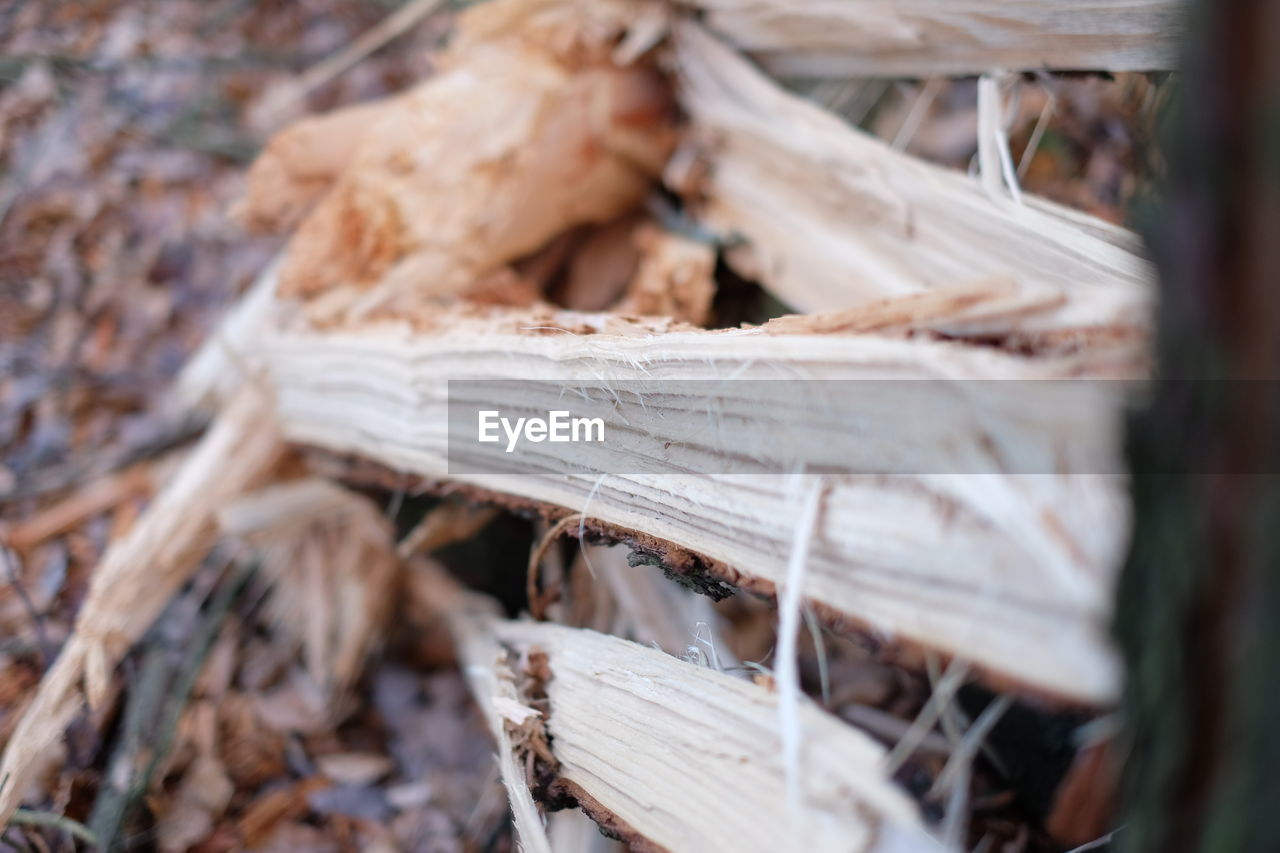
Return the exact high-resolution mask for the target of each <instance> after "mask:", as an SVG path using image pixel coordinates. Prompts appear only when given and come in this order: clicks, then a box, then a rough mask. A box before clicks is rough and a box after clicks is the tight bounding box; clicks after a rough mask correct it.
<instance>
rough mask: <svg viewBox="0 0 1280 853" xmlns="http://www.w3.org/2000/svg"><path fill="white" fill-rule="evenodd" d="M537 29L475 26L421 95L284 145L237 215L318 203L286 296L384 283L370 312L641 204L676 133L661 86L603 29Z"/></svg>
mask: <svg viewBox="0 0 1280 853" xmlns="http://www.w3.org/2000/svg"><path fill="white" fill-rule="evenodd" d="M539 35H540V33H539V32H537V31H535V32H533V33H527V32H516V33H512V34H510V35H507V34H503V35H502V36H500V37H497V38H494V39H491V40H479V41H478V40H474V39H471V38H469V37H468V36H467V34H466V33H465V32H464V33H463V34H462V36H461V37H460V41H461V46H460V47H459V48H458V49H456V50H454V51H451V52H450V53H448V54H446V56H444V57H443V58H442V59H441V65H442V68H443V70H442V72H441V73H440V74H438V75H437V76H435V77H432V78H431V79H430V80H428V81H426V82H425V83H422V84H421V85H419V86H418V87H416V88H415V89H412V90H410V91H409V92H407V93H405V94H404V95H401V96H399V97H397V98H393V99H390V100H388V101H385V102H382V103H377V104H371V105H361V106H357V107H352V108H349V109H348V110H344V111H339V112H338V113H335V114H332V115H329V116H324V117H321V118H317V119H308V120H306V121H304V122H303V123H302V124H300V125H299V126H297V127H296V128H292V129H290V130H286V131H285V132H284V133H282V134H281V135H280V136H279V137H277V138H276V139H275V140H273V141H272V143H271V145H270V146H268V148H267V151H266V152H265V153H264V155H263V156H262V157H261V158H260V159H259V161H258V162H257V164H255V166H254V168H253V170H252V172H251V173H250V192H249V196H248V198H247V199H246V202H245V204H244V205H243V207H242V210H241V215H242V217H243V218H244V219H245V221H247V222H249V223H252V224H255V225H260V226H265V227H280V226H287V225H289V224H290V223H291V222H292V221H293V220H295V219H297V218H298V217H299V216H300V215H301V213H302V212H303V211H307V210H308V209H309V212H307V213H306V215H305V218H303V219H302V221H301V224H300V225H299V227H298V230H297V233H296V234H295V235H294V237H293V240H292V241H291V243H290V246H289V253H288V256H287V257H286V259H285V261H284V264H283V266H282V268H281V270H280V292H281V294H282V295H284V296H315V295H317V294H321V293H325V292H326V291H331V290H333V289H334V288H345V287H355V288H358V289H360V290H376V293H375V294H374V295H371V296H367V297H366V298H365V299H364V300H362V301H361V303H360V306H361V307H360V310H363V311H367V310H370V309H371V308H374V307H395V305H396V304H397V300H399V303H398V304H399V305H401V306H403V305H404V304H406V303H410V302H411V303H413V304H418V305H421V304H423V302H424V301H425V300H429V299H430V298H432V297H435V298H441V299H447V298H449V297H452V296H455V295H457V294H458V293H459V292H461V291H464V290H465V289H466V288H468V287H471V286H475V285H477V283H478V282H480V281H481V280H482V279H483V278H484V276H486V275H488V274H490V273H494V272H496V271H497V270H498V268H499V267H500V266H501V265H502V264H505V263H507V262H509V261H512V260H515V259H516V258H517V257H519V256H521V255H524V254H527V253H529V252H531V251H533V250H534V249H537V248H538V247H539V246H541V245H543V244H544V243H546V242H547V240H549V239H550V238H552V237H554V236H555V235H557V234H559V233H560V232H562V231H564V230H566V229H568V228H570V227H572V226H574V225H580V224H584V223H600V222H605V221H607V220H609V219H612V218H614V217H616V216H618V215H619V214H622V213H624V212H626V211H627V210H629V209H631V208H633V207H635V206H636V204H637V203H639V201H640V200H641V199H642V197H643V195H644V193H645V192H646V191H647V189H648V187H649V186H650V184H651V183H652V181H653V178H654V177H655V176H656V174H657V173H658V172H659V170H660V169H661V167H662V164H663V162H664V161H665V160H666V156H667V154H668V153H669V151H670V148H671V146H672V144H673V143H674V141H675V136H674V126H673V114H672V109H671V102H670V96H669V94H668V92H667V88H666V86H665V84H664V82H663V81H662V79H661V78H660V77H659V75H658V73H657V72H656V70H654V69H653V68H652V67H650V66H648V65H643V64H636V65H630V66H618V65H615V64H614V63H613V62H612V61H610V58H609V57H610V54H609V51H608V50H607V49H606V47H605V46H604V45H603V44H602V43H601V40H600V39H595V40H592V41H588V40H587V39H586V38H585V37H582V38H571V39H570V40H569V41H568V42H567V43H561V42H549V41H547V40H544V39H540V38H538V36H539ZM542 35H545V33H542Z"/></svg>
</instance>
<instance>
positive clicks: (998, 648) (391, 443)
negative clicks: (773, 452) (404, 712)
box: [246, 313, 1126, 702]
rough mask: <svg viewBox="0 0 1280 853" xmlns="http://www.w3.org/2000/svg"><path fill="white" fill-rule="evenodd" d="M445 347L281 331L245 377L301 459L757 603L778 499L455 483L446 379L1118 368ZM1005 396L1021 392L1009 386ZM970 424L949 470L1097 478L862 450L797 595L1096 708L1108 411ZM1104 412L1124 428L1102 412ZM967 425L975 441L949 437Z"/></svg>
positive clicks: (592, 330) (741, 408)
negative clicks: (531, 515) (446, 493)
mask: <svg viewBox="0 0 1280 853" xmlns="http://www.w3.org/2000/svg"><path fill="white" fill-rule="evenodd" d="M442 326H443V328H441V329H439V330H436V331H435V332H434V333H433V334H425V333H417V332H414V331H412V330H411V329H406V328H400V329H396V328H394V327H386V326H382V327H373V328H369V329H366V330H356V329H351V330H348V331H344V332H341V333H339V332H306V331H296V332H290V331H286V330H279V331H277V332H276V333H274V334H273V335H271V336H268V337H267V338H265V339H264V340H262V341H261V342H260V343H259V345H258V346H257V347H255V348H253V349H252V350H251V351H250V352H249V353H248V354H247V355H246V358H247V359H248V360H249V361H250V362H252V363H255V364H259V365H262V367H263V368H264V369H265V371H266V373H267V375H268V376H269V378H270V383H271V385H272V386H273V387H274V388H276V389H277V391H278V394H279V404H278V408H277V413H278V416H279V418H280V422H281V425H282V428H283V429H284V430H285V433H286V434H287V435H288V437H289V438H290V439H291V440H293V441H295V442H299V443H302V444H306V445H312V446H318V447H323V448H326V449H329V450H333V451H337V452H340V453H353V454H356V455H359V456H361V457H364V458H367V459H372V460H375V461H378V462H381V463H382V464H384V465H386V466H388V467H389V468H391V469H392V470H395V471H403V472H409V473H413V474H416V475H419V476H420V477H424V478H427V479H444V478H451V479H455V480H461V481H463V482H467V483H471V484H473V485H475V486H478V487H480V488H483V489H486V490H489V491H492V492H497V493H502V494H510V495H517V496H520V497H523V498H527V499H530V500H533V501H538V502H543V503H546V504H550V505H553V506H557V507H563V508H564V509H566V510H571V511H573V512H580V513H583V514H584V515H586V516H588V517H590V518H592V519H598V520H599V521H601V522H603V523H605V524H607V525H612V526H614V527H616V528H619V529H621V530H624V531H633V532H639V533H641V534H643V535H645V536H648V537H653V538H655V539H657V540H660V541H662V542H666V543H670V544H673V545H676V546H679V547H681V548H684V549H687V550H689V551H692V552H695V553H697V554H700V555H703V556H705V557H708V558H710V559H711V560H714V561H718V562H719V563H721V564H723V566H725V567H729V568H730V569H731V570H732V572H730V573H729V577H727V578H726V579H727V580H734V581H736V582H737V583H741V584H742V585H744V586H748V587H754V588H758V589H760V590H761V591H766V592H768V591H772V589H773V588H774V587H775V586H776V584H778V583H779V582H780V580H781V578H782V576H783V573H784V571H785V566H786V559H787V554H788V553H789V549H790V544H791V541H792V538H793V536H794V531H793V528H794V523H795V513H796V509H797V507H796V506H795V502H794V501H793V500H791V499H789V497H788V484H787V482H786V478H784V477H776V476H771V475H757V476H752V475H730V476H716V475H711V474H707V475H669V474H663V475H648V476H646V475H641V474H634V473H632V474H628V473H614V472H617V471H619V470H623V471H625V470H626V468H625V462H623V461H620V460H615V459H610V458H608V457H603V458H600V459H598V460H597V461H596V463H595V464H596V465H597V466H598V467H595V468H591V469H589V470H587V471H586V472H582V471H577V472H574V473H565V472H559V471H557V472H552V473H548V472H540V471H537V470H530V469H527V468H521V467H516V464H515V463H513V467H512V468H511V469H510V470H508V471H506V472H501V473H486V474H461V475H460V474H457V473H454V474H452V475H451V474H450V471H449V457H448V440H447V432H446V428H445V427H446V424H445V421H446V410H447V404H448V397H447V393H448V388H447V382H446V381H445V377H450V378H453V379H461V378H470V379H480V378H487V379H540V380H543V381H559V382H565V383H572V382H575V381H580V382H589V381H593V380H596V379H597V378H598V377H600V376H608V377H610V378H611V379H616V380H625V379H628V378H643V379H647V380H651V381H660V380H663V379H726V378H728V377H733V378H735V379H739V380H749V379H776V378H780V377H785V378H789V379H814V380H818V379H858V378H861V379H877V378H878V379H884V378H896V379H901V380H909V379H928V378H948V379H971V380H973V379H976V380H1013V379H1020V380H1033V379H1043V380H1048V379H1060V378H1063V377H1071V376H1079V375H1096V371H1098V370H1099V369H1100V367H1099V365H1100V364H1101V365H1108V364H1111V362H1110V361H1109V360H1108V359H1107V358H1106V357H1105V354H1104V353H1103V352H1101V351H1096V354H1095V356H1094V357H1093V358H1091V359H1089V360H1087V361H1086V362H1084V363H1082V362H1081V361H1080V360H1079V359H1078V358H1063V359H1044V360H1039V361H1038V360H1028V359H1025V358H1019V357H1014V356H1009V355H1005V354H1002V353H1000V352H998V351H995V350H991V349H989V348H976V347H968V346H964V345H960V344H951V343H940V342H928V341H921V340H909V339H893V338H876V337H871V336H861V335H859V336H839V335H811V334H798V333H796V334H772V333H771V330H770V328H769V326H765V327H764V328H761V329H747V330H735V331H721V332H706V331H701V330H692V329H689V330H683V331H679V330H675V331H667V332H665V333H663V332H662V329H663V325H662V324H661V323H652V322H651V323H644V324H641V323H628V322H624V321H621V320H617V319H613V318H608V317H603V316H600V315H574V314H565V313H562V314H555V315H538V316H528V315H519V314H518V315H516V316H507V317H499V318H497V319H489V318H472V319H468V318H466V317H465V316H455V317H452V318H449V319H448V320H444V321H442ZM557 329H561V330H564V331H563V332H557V331H556V330H557ZM731 384H732V383H730V385H731ZM892 384H893V383H888V384H886V385H885V386H884V387H885V388H886V392H887V389H888V388H889V387H890V386H891V385H892ZM958 385H963V383H958ZM1100 385H1104V386H1105V385H1107V383H1100ZM996 386H999V383H998V382H997V383H995V385H994V386H992V387H993V388H994V387H996ZM1015 386H1017V387H1020V388H1023V389H1024V390H1025V387H1026V386H1025V385H1024V384H1023V383H1014V384H1013V385H1010V386H1008V387H1010V388H1011V389H1012V388H1013V387H1015ZM1053 399H1054V398H1053V397H1050V398H1049V401H1050V402H1052V400H1053ZM1063 402H1065V400H1063ZM493 404H494V405H495V406H501V405H502V401H501V400H497V399H495V400H494V401H493ZM1013 404H1014V405H1019V404H1018V402H1017V401H1013ZM666 405H668V406H670V407H671V411H673V412H674V411H678V410H679V409H680V408H682V407H687V406H689V405H694V406H696V407H698V408H703V407H705V408H706V409H707V411H709V412H711V413H712V414H713V415H714V416H716V417H746V418H752V417H760V416H761V414H762V413H760V412H758V411H757V408H758V406H757V403H756V401H755V400H752V399H745V400H744V399H741V398H738V397H735V396H734V395H732V394H728V393H726V394H724V395H720V396H716V395H712V396H709V397H706V398H699V399H696V400H693V399H690V400H683V399H671V400H668V401H667V402H666ZM865 405H866V406H871V405H872V403H871V401H867V402H866V403H865ZM965 405H972V406H975V407H976V408H975V410H974V412H975V414H977V413H980V412H981V410H983V408H984V407H986V406H990V405H993V401H992V400H991V399H986V400H982V399H974V400H971V401H969V402H968V403H965V401H963V400H960V401H957V408H956V410H955V411H954V413H953V417H954V418H955V430H954V436H953V438H954V442H955V446H956V448H957V452H958V453H963V452H964V450H963V447H964V446H966V445H968V446H972V447H985V446H993V447H997V448H999V447H1001V446H1010V447H1012V446H1016V445H1018V444H1020V443H1022V442H1024V441H1026V440H1029V439H1030V437H1031V436H1032V435H1033V434H1034V433H1037V432H1039V433H1042V435H1041V438H1043V439H1044V440H1046V441H1047V442H1048V444H1050V445H1053V446H1061V447H1066V446H1068V445H1070V446H1072V447H1077V448H1078V447H1083V446H1088V445H1090V444H1091V443H1092V440H1091V439H1090V435H1092V436H1093V439H1096V440H1097V442H1098V444H1097V445H1096V446H1095V447H1096V449H1097V451H1098V454H1099V455H1098V456H1096V457H1093V460H1094V461H1093V462H1092V463H1089V462H1086V461H1084V460H1080V461H1079V462H1078V463H1077V464H1078V465H1079V466H1080V468H1078V469H1076V473H1072V472H1071V471H1070V470H1068V471H1064V472H1063V473H1061V474H1046V475H1043V476H1032V477H1028V476H1013V475H1002V474H998V473H995V472H996V471H998V470H1000V469H999V467H998V465H999V463H998V462H996V461H995V460H993V461H992V467H991V468H990V470H991V472H992V473H990V474H984V475H981V476H965V475H954V474H953V475H923V474H922V475H917V476H908V475H903V476H893V477H883V476H879V475H877V474H875V473H870V472H875V471H878V470H880V469H879V468H878V467H877V466H878V464H879V463H878V460H882V459H883V458H885V457H886V456H888V455H889V454H892V453H894V452H895V449H894V447H893V438H894V437H893V436H892V435H889V436H885V437H884V441H883V443H882V444H880V445H877V444H875V443H874V442H873V441H869V442H868V444H867V445H866V446H865V447H864V448H863V450H864V451H865V453H866V457H865V458H866V466H867V467H866V470H867V471H868V472H869V473H868V474H866V475H863V476H859V475H856V474H850V475H845V476H840V477H834V478H832V479H831V482H830V484H829V490H828V493H827V495H826V497H825V499H824V502H823V507H824V509H823V513H822V517H821V522H820V525H819V528H818V530H817V531H816V532H815V534H814V545H813V551H812V553H811V557H810V562H811V565H810V568H809V572H808V583H807V585H806V588H805V596H806V597H807V598H809V599H811V600H812V601H813V602H815V603H817V604H819V605H821V606H822V607H824V608H826V609H827V610H828V611H829V612H830V613H831V614H832V615H835V616H839V617H844V618H846V619H848V620H851V621H852V622H853V623H855V624H861V625H865V626H869V627H870V628H871V629H873V630H874V631H875V632H876V633H880V634H883V635H884V636H886V637H889V638H896V639H898V640H909V641H911V642H913V643H918V644H923V645H925V646H928V647H930V648H935V649H940V650H943V651H945V652H947V653H948V654H954V655H959V656H962V657H965V658H966V659H970V660H973V661H974V662H975V663H977V664H978V665H979V666H981V667H985V668H987V669H989V670H990V671H991V672H992V673H994V674H996V675H997V676H1000V677H1002V678H1006V679H1013V680H1015V681H1017V682H1020V683H1023V684H1025V685H1028V686H1031V687H1033V688H1036V689H1039V690H1043V691H1045V692H1048V693H1052V694H1056V695H1060V696H1064V697H1070V698H1073V699H1077V700H1084V701H1089V702H1105V701H1108V700H1110V699H1112V698H1114V696H1115V690H1116V687H1117V678H1118V671H1117V669H1116V665H1115V662H1114V659H1113V656H1112V652H1111V651H1110V645H1109V641H1108V639H1107V628H1108V624H1109V618H1110V605H1109V601H1110V585H1111V579H1112V577H1113V572H1114V568H1115V566H1116V564H1117V561H1118V559H1119V556H1120V553H1121V549H1122V547H1123V544H1124V534H1125V529H1126V527H1125V524H1124V501H1123V497H1122V494H1121V493H1120V491H1119V483H1118V482H1117V481H1116V480H1115V478H1113V477H1108V476H1097V475H1094V474H1091V473H1080V470H1081V469H1083V470H1085V471H1086V472H1087V471H1090V470H1092V471H1099V470H1103V468H1104V467H1105V466H1107V465H1108V464H1110V465H1118V459H1117V456H1116V454H1118V448H1116V447H1115V446H1114V444H1113V443H1112V441H1111V440H1110V439H1108V438H1107V436H1111V439H1114V437H1115V436H1116V433H1115V431H1114V426H1115V425H1114V424H1109V423H1108V420H1107V416H1106V415H1105V414H1104V413H1105V411H1106V410H1107V408H1108V407H1107V406H1106V405H1105V404H1103V405H1101V407H1100V408H1099V409H1098V410H1096V411H1090V410H1083V411H1076V410H1068V409H1065V408H1064V409H1062V410H1055V409H1051V408H1047V407H1040V408H1038V407H1036V406H1030V407H1028V408H1029V409H1031V410H1033V411H1036V412H1037V413H1038V415H1040V416H1043V421H1040V422H1038V424H1037V426H1035V427H1033V428H1031V429H1030V430H1029V431H1028V432H1026V433H1022V434H1021V435H1019V434H1018V433H1016V432H1006V433H1003V434H1001V433H999V432H993V431H990V430H989V429H984V428H983V427H982V426H980V424H982V423H983V422H989V421H990V420H991V419H987V418H985V417H979V418H978V419H977V420H974V419H972V418H970V417H968V416H967V415H966V414H965V413H964V406H965ZM1110 411H1111V415H1112V416H1115V415H1118V409H1117V408H1115V406H1114V401H1113V404H1112V406H1111V409H1110ZM814 414H815V416H816V415H817V414H818V413H817V412H816V411H815V413H814ZM850 416H851V417H853V416H855V415H854V413H852V412H851V413H850ZM629 417H632V415H629ZM634 417H635V418H636V419H638V420H639V422H638V423H636V424H635V427H636V428H637V429H639V430H642V431H649V432H650V433H651V434H653V435H655V436H658V437H659V438H660V437H661V436H662V435H663V429H664V421H665V420H666V417H667V413H666V411H664V409H663V406H662V404H656V405H652V406H650V407H649V409H648V411H647V412H645V413H639V414H636V415H634ZM786 422H787V424H788V426H787V428H788V429H798V430H802V429H804V425H805V418H804V417H803V416H800V415H798V414H796V413H790V415H789V417H788V418H787V421H786ZM966 423H968V424H972V429H973V432H970V433H965V432H964V431H963V430H964V429H965V427H964V426H963V425H964V424H966ZM997 424H999V422H998V421H997ZM993 428H995V429H999V428H1006V429H1013V426H1012V425H998V426H996V427H993ZM1058 430H1061V432H1060V433H1057V434H1058V437H1057V438H1054V437H1053V436H1054V434H1055V432H1057V431H1058ZM819 446H821V445H819ZM1107 459H1110V460H1111V462H1110V463H1107V462H1106V460H1107ZM587 464H588V465H590V463H589V462H588V463H587ZM1106 470H1115V469H1114V468H1106ZM1032 567H1034V568H1032ZM738 573H741V577H737V574H738Z"/></svg>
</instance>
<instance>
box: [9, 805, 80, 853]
mask: <svg viewBox="0 0 1280 853" xmlns="http://www.w3.org/2000/svg"><path fill="white" fill-rule="evenodd" d="M9 824H10V825H11V826H12V825H16V826H48V827H52V828H54V829H60V830H62V831H63V832H65V833H67V834H68V835H71V836H73V837H75V838H78V839H80V840H81V841H83V842H84V843H85V844H89V845H91V846H93V847H101V846H102V845H101V844H99V843H98V836H96V835H94V834H93V830H91V829H89V827H87V826H85V825H84V824H83V823H80V822H79V821H76V820H72V819H71V818H69V817H66V816H65V815H60V814H54V813H52V812H39V811H32V810H31V809H18V810H17V811H16V812H14V813H13V816H12V817H10V818H9Z"/></svg>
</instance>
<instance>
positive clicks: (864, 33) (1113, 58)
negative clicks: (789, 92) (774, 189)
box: [694, 0, 1181, 77]
mask: <svg viewBox="0 0 1280 853" xmlns="http://www.w3.org/2000/svg"><path fill="white" fill-rule="evenodd" d="M694 5H696V6H697V7H698V8H700V9H702V10H704V12H705V21H706V23H707V26H709V27H710V28H711V29H713V30H715V31H716V32H718V33H720V34H721V35H722V36H724V38H726V39H727V40H728V41H730V42H731V43H732V44H733V45H734V46H735V47H738V48H740V49H742V50H745V51H747V52H749V53H751V54H752V55H753V56H755V57H756V59H757V60H759V61H760V62H761V63H762V64H763V65H764V66H765V67H766V68H768V69H769V70H770V71H771V72H772V73H774V74H779V75H783V76H796V77H926V76H929V75H968V74H982V73H984V72H986V71H989V70H991V69H993V68H1008V69H1011V70H1018V71H1021V70H1027V71H1034V70H1037V69H1041V68H1048V69H1057V70H1064V71H1087V70H1091V69H1096V70H1101V71H1156V70H1164V69H1171V68H1174V67H1175V61H1176V59H1177V42H1178V36H1179V31H1180V29H1181V14H1180V12H1181V9H1180V4H1178V3H1176V2H1173V0H1086V2H1079V0H839V2H831V0H694Z"/></svg>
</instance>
